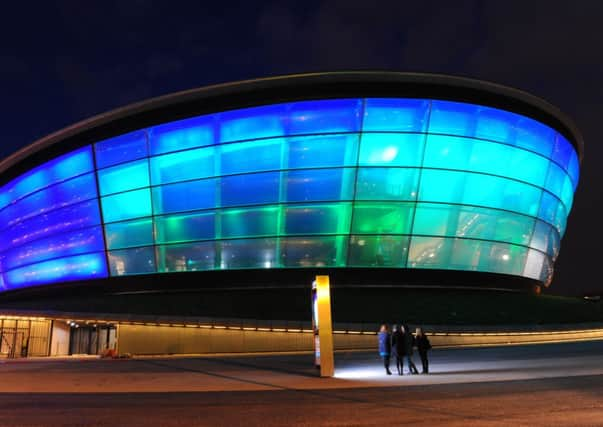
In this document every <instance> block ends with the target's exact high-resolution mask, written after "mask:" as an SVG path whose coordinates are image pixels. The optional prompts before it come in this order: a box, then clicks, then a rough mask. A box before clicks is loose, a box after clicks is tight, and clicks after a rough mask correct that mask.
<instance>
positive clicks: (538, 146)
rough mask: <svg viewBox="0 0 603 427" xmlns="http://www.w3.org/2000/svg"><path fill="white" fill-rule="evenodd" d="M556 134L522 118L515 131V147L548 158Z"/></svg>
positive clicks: (546, 127) (543, 126)
mask: <svg viewBox="0 0 603 427" xmlns="http://www.w3.org/2000/svg"><path fill="white" fill-rule="evenodd" d="M555 139H556V132H555V131H554V130H553V129H551V128H550V127H548V126H545V125H543V124H542V123H540V122H537V121H536V120H532V119H529V118H527V117H522V118H521V119H520V120H519V121H518V122H517V128H516V130H515V145H516V146H518V147H522V148H525V149H527V150H531V151H534V152H536V153H539V154H542V155H543V156H545V157H547V158H550V157H551V154H552V152H553V146H554V145H555Z"/></svg>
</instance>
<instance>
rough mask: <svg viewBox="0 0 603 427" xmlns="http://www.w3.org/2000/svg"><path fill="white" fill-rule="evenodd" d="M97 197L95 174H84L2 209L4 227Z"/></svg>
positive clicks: (0, 217) (0, 215)
mask: <svg viewBox="0 0 603 427" xmlns="http://www.w3.org/2000/svg"><path fill="white" fill-rule="evenodd" d="M95 197H96V179H95V178H94V175H93V174H86V175H82V176H80V177H78V178H74V179H70V180H69V181H65V182H62V183H60V184H55V185H53V186H52V187H48V188H45V189H44V190H41V191H38V192H36V193H34V194H32V195H30V196H28V197H26V198H24V199H21V200H19V201H18V202H17V203H15V204H13V205H11V206H8V207H6V208H5V209H3V210H2V211H0V224H2V227H4V226H5V225H6V226H13V225H15V224H17V223H19V222H22V221H25V220H27V219H29V218H32V217H34V216H36V215H40V214H45V213H48V212H51V211H53V210H55V209H59V208H62V207H65V206H68V205H71V204H75V203H79V202H83V201H85V200H90V199H92V198H95Z"/></svg>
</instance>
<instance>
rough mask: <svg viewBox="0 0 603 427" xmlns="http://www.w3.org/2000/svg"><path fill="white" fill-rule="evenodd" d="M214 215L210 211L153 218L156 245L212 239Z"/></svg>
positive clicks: (213, 235)
mask: <svg viewBox="0 0 603 427" xmlns="http://www.w3.org/2000/svg"><path fill="white" fill-rule="evenodd" d="M215 215H216V214H215V213H214V212H213V211H212V212H198V213H192V214H179V215H167V216H159V217H155V229H156V232H157V243H178V242H187V241H193V240H208V239H213V238H214V237H215Z"/></svg>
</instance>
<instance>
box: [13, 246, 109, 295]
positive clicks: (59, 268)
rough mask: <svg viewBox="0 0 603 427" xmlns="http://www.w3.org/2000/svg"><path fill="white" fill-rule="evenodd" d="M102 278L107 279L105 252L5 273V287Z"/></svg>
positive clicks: (67, 258)
mask: <svg viewBox="0 0 603 427" xmlns="http://www.w3.org/2000/svg"><path fill="white" fill-rule="evenodd" d="M102 277H107V263H106V258H105V253H104V252H99V253H95V254H85V255H76V256H71V257H66V258H59V259H53V260H50V261H44V262H40V263H37V264H32V265H28V266H25V267H21V268H16V269H14V270H10V271H7V272H5V273H4V278H5V285H6V287H7V288H9V289H16V288H21V287H25V286H34V285H39V284H43V283H52V282H67V281H71V280H90V279H99V278H102Z"/></svg>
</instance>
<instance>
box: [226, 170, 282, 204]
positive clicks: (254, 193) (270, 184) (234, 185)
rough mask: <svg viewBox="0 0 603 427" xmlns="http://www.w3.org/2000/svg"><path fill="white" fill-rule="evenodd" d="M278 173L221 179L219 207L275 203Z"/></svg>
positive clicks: (276, 199)
mask: <svg viewBox="0 0 603 427" xmlns="http://www.w3.org/2000/svg"><path fill="white" fill-rule="evenodd" d="M279 177H280V172H268V173H255V174H250V175H235V176H229V177H223V178H222V182H221V198H222V200H221V202H222V203H221V205H222V206H242V205H256V204H268V203H277V202H278V201H279V200H278V196H279V181H280V179H279Z"/></svg>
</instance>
